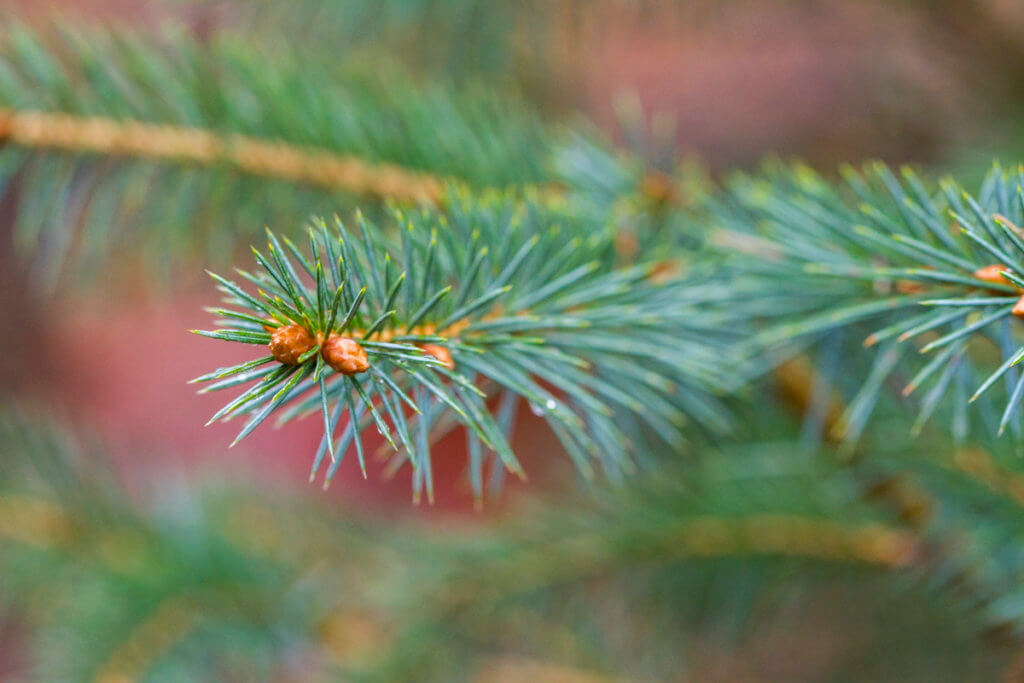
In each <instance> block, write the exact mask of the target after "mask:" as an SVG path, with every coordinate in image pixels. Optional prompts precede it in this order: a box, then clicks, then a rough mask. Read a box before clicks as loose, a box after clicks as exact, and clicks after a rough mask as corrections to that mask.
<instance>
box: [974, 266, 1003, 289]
mask: <svg viewBox="0 0 1024 683" xmlns="http://www.w3.org/2000/svg"><path fill="white" fill-rule="evenodd" d="M1003 270H1010V269H1009V268H1007V267H1006V266H1004V265H1002V264H999V263H994V264H992V265H991V266H985V267H984V268H979V269H978V270H976V271H974V277H976V278H978V279H979V280H984V281H985V282H991V283H992V284H996V285H1008V284H1011V283H1010V282H1009V281H1008V280H1007V279H1006V278H1004V277H1003V276H1002V274H1001V273H1000V271H1003Z"/></svg>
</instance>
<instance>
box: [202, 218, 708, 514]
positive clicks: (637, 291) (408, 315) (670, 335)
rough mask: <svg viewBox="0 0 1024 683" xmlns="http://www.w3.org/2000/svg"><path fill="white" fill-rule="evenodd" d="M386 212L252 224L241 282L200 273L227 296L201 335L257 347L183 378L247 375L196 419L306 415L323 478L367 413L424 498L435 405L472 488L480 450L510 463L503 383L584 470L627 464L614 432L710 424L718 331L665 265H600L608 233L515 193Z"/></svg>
mask: <svg viewBox="0 0 1024 683" xmlns="http://www.w3.org/2000/svg"><path fill="white" fill-rule="evenodd" d="M517 206H518V208H517ZM395 221H396V223H397V224H398V226H402V225H403V224H405V225H406V227H404V228H403V227H399V230H398V231H399V233H400V241H399V243H398V244H394V243H392V242H391V240H390V239H389V238H388V236H387V235H388V233H387V232H385V231H382V230H380V229H379V228H377V227H376V226H375V225H373V224H371V223H370V222H369V221H366V220H365V219H362V218H360V219H359V221H358V223H359V225H358V231H359V232H358V233H357V234H358V235H360V238H355V239H353V238H352V237H350V236H346V233H345V232H344V231H343V228H342V226H341V223H340V221H338V220H336V221H335V225H334V226H333V227H331V228H329V227H328V226H327V225H326V224H325V223H324V222H322V221H321V222H319V223H318V224H317V225H316V226H314V228H313V229H312V230H311V231H310V244H311V250H310V252H305V253H304V252H303V251H302V250H300V249H299V248H297V247H295V246H294V245H293V244H292V243H291V242H289V241H287V240H286V241H284V242H283V243H282V242H280V241H279V240H278V239H277V237H276V236H274V235H273V234H270V233H268V236H269V238H270V243H269V244H268V252H267V253H266V254H264V253H260V252H258V251H257V252H255V254H256V259H257V261H258V263H259V265H260V266H261V268H262V271H261V272H260V273H259V274H251V273H248V272H246V271H239V274H240V275H241V276H242V277H243V278H244V279H246V280H248V281H250V282H251V283H252V284H255V285H256V287H257V288H258V289H257V293H256V294H252V293H250V292H249V291H247V290H246V289H244V288H243V287H242V286H239V285H238V284H236V283H234V282H231V281H228V280H225V279H223V278H220V277H219V276H214V277H215V279H216V280H217V282H218V283H219V285H220V289H221V290H222V292H224V293H225V294H226V299H225V302H226V303H228V304H229V305H231V306H233V307H234V308H233V309H215V311H214V312H215V313H217V314H218V315H220V316H221V317H222V319H223V320H222V323H221V324H222V326H221V328H220V329H218V330H213V331H208V332H200V334H204V335H207V336H210V337H213V338H217V339H224V340H228V341H234V342H241V343H249V344H254V345H269V347H270V349H271V352H272V353H271V355H268V356H265V357H263V358H261V359H258V360H255V361H252V362H249V363H244V364H241V365H238V366H235V367H232V368H223V369H221V370H218V371H215V372H213V373H210V374H208V375H204V376H203V377H200V378H198V379H197V381H210V382H214V384H211V385H210V387H208V390H209V389H220V388H227V387H233V386H238V385H239V384H242V383H245V382H248V381H250V380H255V384H253V385H252V386H250V388H249V389H247V390H246V391H245V392H243V393H242V394H240V395H239V397H238V398H236V399H235V400H234V401H232V402H230V403H228V404H227V405H226V406H225V407H224V408H223V409H222V410H221V411H219V412H218V413H217V415H215V416H214V418H213V419H221V418H229V417H231V416H233V415H243V414H244V415H248V416H249V419H248V421H247V423H246V425H245V427H244V428H243V429H242V431H241V432H240V434H239V437H238V438H239V439H241V438H243V437H244V436H246V435H248V434H249V433H250V432H251V431H252V430H253V429H255V428H256V427H257V426H258V425H259V424H261V423H262V422H263V421H264V420H266V419H267V418H268V417H270V416H271V415H272V414H275V413H276V414H279V415H280V420H279V421H286V420H288V419H290V418H292V417H294V416H297V415H303V414H312V413H317V414H320V415H321V416H322V418H323V421H324V430H325V438H324V439H323V440H322V442H321V444H320V448H319V449H318V451H317V454H316V457H315V459H314V465H313V472H312V474H311V478H312V477H314V476H316V474H317V472H318V471H319V469H320V468H321V466H322V465H323V464H324V463H325V456H328V455H329V456H330V458H329V459H330V464H329V466H328V468H327V474H326V477H325V485H326V484H327V483H329V482H330V480H331V479H332V478H333V476H334V475H335V473H336V471H337V469H338V467H339V466H340V464H341V461H342V457H343V456H344V455H345V452H346V450H347V449H348V448H349V446H352V445H354V446H355V448H356V452H357V456H358V457H359V460H360V466H361V467H362V468H363V471H364V474H365V457H364V453H363V447H362V443H361V438H360V434H361V432H362V431H363V429H365V428H366V427H367V426H369V425H370V424H373V425H374V426H375V427H376V429H377V430H378V431H380V432H381V433H382V434H383V436H384V438H385V439H386V440H387V441H388V443H390V444H391V445H392V446H394V447H395V450H396V454H395V456H394V458H397V460H394V461H393V462H392V467H397V466H399V465H401V464H403V463H406V462H408V463H409V464H411V466H412V467H413V471H414V473H415V475H414V487H415V493H416V495H417V496H418V495H419V491H420V490H422V489H424V488H425V489H426V491H427V494H428V496H432V478H431V469H430V458H429V446H428V442H429V441H430V440H431V438H432V436H434V434H433V432H432V430H433V427H434V426H436V425H438V424H441V423H443V422H444V420H443V419H442V418H443V416H444V415H446V414H447V415H448V417H449V418H454V419H455V420H456V421H457V422H458V423H461V424H463V425H465V426H467V427H468V428H469V430H468V434H469V437H468V438H469V451H470V453H471V458H470V468H471V475H472V476H471V479H472V481H473V482H474V489H475V493H476V495H477V497H480V496H481V495H482V483H481V482H482V479H483V477H482V471H483V468H484V466H485V460H484V458H483V457H481V454H482V453H483V452H485V451H490V452H492V456H491V458H493V459H494V462H495V466H497V463H500V466H501V467H503V468H505V469H507V470H508V471H510V472H514V473H516V474H518V475H520V476H522V475H523V474H524V473H523V472H522V469H521V467H520V465H519V463H518V460H517V459H516V457H515V455H514V454H513V452H512V450H511V448H510V447H509V443H508V431H509V430H510V428H511V422H512V419H511V417H512V412H511V411H514V403H513V404H508V408H509V410H499V413H503V416H502V417H501V422H499V421H497V420H496V418H495V417H494V416H493V415H492V414H491V412H490V409H489V406H488V402H487V399H489V398H496V396H497V394H498V393H502V392H506V393H507V394H511V395H512V396H515V397H517V398H518V399H520V400H522V401H524V402H525V403H526V404H528V405H529V406H530V407H531V409H532V410H533V411H534V412H535V413H537V414H538V415H540V416H542V417H543V418H544V419H545V420H546V421H547V422H548V423H549V424H550V425H551V427H552V429H553V430H554V432H555V434H556V435H557V436H558V437H559V439H560V440H561V441H562V443H563V445H564V446H565V448H566V450H567V452H568V453H569V455H570V456H572V458H573V460H574V462H575V464H576V466H577V467H578V468H579V469H580V471H581V473H583V474H584V475H585V476H590V475H591V474H592V473H593V471H594V465H595V464H599V465H600V467H601V468H602V469H603V470H604V472H605V474H606V475H608V476H611V477H618V476H620V475H621V474H622V473H623V472H625V471H628V470H629V469H631V468H632V467H633V464H632V463H631V462H630V460H629V455H628V454H629V453H630V452H631V450H632V448H631V445H635V444H634V442H633V439H631V436H630V435H631V434H636V435H638V438H640V439H644V438H649V437H644V436H642V435H643V433H644V432H648V433H653V434H655V435H657V437H658V438H660V439H661V440H663V441H664V442H668V443H669V444H672V445H673V446H675V447H678V445H679V444H680V443H681V434H680V427H681V426H682V424H683V423H684V422H685V421H686V420H687V419H688V417H687V416H688V415H689V417H690V418H692V419H693V420H695V421H696V422H697V423H699V424H701V425H703V426H704V427H705V428H706V429H709V430H712V431H714V430H721V429H722V428H724V425H725V423H726V420H727V415H726V413H725V411H724V408H723V407H722V406H721V405H720V404H719V403H718V401H717V400H716V399H715V398H714V397H713V396H712V395H711V392H712V391H715V390H717V389H721V388H722V387H724V386H725V378H724V375H723V374H722V372H721V369H720V368H722V367H723V366H722V364H721V362H722V357H721V355H720V354H716V351H715V350H714V349H713V347H712V346H710V345H709V341H710V340H711V339H713V338H715V337H721V338H725V337H723V334H725V333H723V332H721V331H719V332H715V322H716V320H713V319H708V318H705V317H703V315H702V313H701V310H700V296H698V294H699V293H698V294H689V295H688V296H689V298H686V297H684V296H683V295H681V294H680V290H683V289H684V288H683V287H682V285H681V284H680V282H679V281H678V280H673V279H668V280H659V279H658V278H652V277H651V274H652V267H650V266H634V267H625V268H622V267H619V268H616V267H615V261H616V254H615V251H614V243H613V242H614V239H613V236H612V234H611V233H610V232H608V231H603V232H596V233H595V232H592V231H591V230H590V228H589V224H588V223H586V222H583V223H580V222H579V221H578V220H577V219H575V218H574V217H573V216H572V215H571V214H568V213H564V214H555V213H551V211H550V210H540V209H538V208H537V207H536V206H534V205H529V204H527V205H518V202H516V201H515V200H514V199H506V200H494V201H490V202H483V203H478V202H475V201H468V200H462V201H459V202H456V203H454V204H453V205H452V207H451V208H450V210H449V214H448V215H447V217H439V216H436V215H432V214H429V213H426V214H422V215H418V216H412V217H405V216H403V215H401V214H396V215H395ZM307 254H308V255H307ZM684 291H685V290H684ZM239 308H240V309H243V310H242V311H239V310H238V309H239ZM725 336H728V335H727V334H725ZM409 409H411V410H412V412H413V414H412V415H407V412H408V410H409ZM343 414H347V415H349V422H348V426H347V427H345V428H344V430H343V431H342V433H341V434H340V436H336V434H337V430H339V429H341V425H342V421H341V416H342V415H343ZM503 423H504V424H503ZM236 441H237V440H236Z"/></svg>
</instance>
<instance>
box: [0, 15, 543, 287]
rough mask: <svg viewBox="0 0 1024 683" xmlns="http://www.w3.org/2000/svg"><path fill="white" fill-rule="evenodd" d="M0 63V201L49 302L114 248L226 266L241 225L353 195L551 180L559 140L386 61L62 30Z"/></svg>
mask: <svg viewBox="0 0 1024 683" xmlns="http://www.w3.org/2000/svg"><path fill="white" fill-rule="evenodd" d="M2 60H3V63H2V65H0V107H2V108H3V110H4V114H5V115H4V116H3V118H2V123H3V124H4V125H3V126H0V137H3V138H4V139H5V140H7V142H8V143H9V144H7V145H5V146H4V149H3V151H2V152H0V195H2V196H10V195H12V193H17V196H18V197H19V198H20V202H19V203H18V205H17V208H18V218H17V228H16V232H15V238H16V246H17V247H18V248H19V250H20V251H21V252H22V253H23V254H26V255H27V256H28V257H29V258H30V259H32V260H33V261H34V265H35V267H36V269H37V271H38V272H39V273H40V274H41V276H42V278H41V279H42V281H43V282H44V283H45V284H46V285H47V286H48V287H52V286H53V285H54V283H55V282H56V281H57V279H58V278H59V277H60V275H61V273H62V271H63V270H64V269H65V268H67V267H68V266H69V265H70V266H74V270H75V271H76V272H79V271H81V270H84V271H85V272H95V271H96V270H98V269H99V268H101V267H102V266H104V265H105V264H106V262H107V256H108V254H109V251H110V245H111V244H114V243H117V244H119V245H121V246H124V245H125V243H126V242H127V243H128V244H132V243H135V244H138V245H139V247H142V248H143V249H147V250H153V251H155V252H157V253H159V254H161V255H162V258H164V259H165V258H166V255H167V253H168V251H170V252H171V253H175V252H181V251H189V250H191V249H194V248H195V247H196V246H208V247H209V248H210V249H211V250H212V251H214V252H217V253H222V252H223V251H224V245H225V242H227V243H228V244H230V240H231V239H233V237H232V238H229V237H228V236H233V235H235V234H238V235H242V236H244V235H246V234H248V235H250V236H251V235H252V233H251V230H252V227H251V226H259V225H264V224H266V223H268V222H270V223H273V222H283V221H284V220H285V219H286V218H287V219H288V220H291V218H292V217H294V216H296V215H309V213H310V212H315V213H328V212H330V211H334V210H337V209H339V208H341V207H343V206H345V205H349V206H351V203H352V200H353V198H354V197H356V196H358V195H365V194H369V195H373V196H376V197H380V198H395V199H405V200H415V201H423V200H426V201H439V200H441V199H442V197H441V196H440V192H441V189H442V187H443V184H444V182H445V180H446V179H458V180H460V181H462V182H465V183H469V184H470V185H472V186H474V187H478V188H479V187H488V186H504V185H510V184H516V185H523V184H531V183H544V182H546V181H548V180H551V179H552V177H551V176H550V175H549V174H548V172H547V171H546V169H545V164H546V158H547V154H548V153H549V152H548V151H549V148H550V146H551V145H552V144H553V140H554V133H553V131H552V130H551V129H550V128H549V127H548V126H546V125H545V124H542V123H541V122H540V120H539V119H538V117H537V116H536V114H535V113H533V112H532V111H531V110H530V108H529V107H528V106H527V105H526V104H524V103H522V102H520V101H518V100H516V99H515V98H514V97H506V96H499V95H496V94H494V93H493V91H491V90H489V89H487V88H485V87H481V86H474V85H471V84H467V85H465V86H462V87H460V88H459V89H454V88H452V87H451V86H449V85H447V84H445V83H440V82H437V83H433V84H427V85H422V84H418V83H414V82H413V80H412V79H411V78H410V77H409V76H408V75H407V74H405V73H404V72H402V71H401V70H399V69H397V68H394V67H389V66H388V65H387V64H381V63H380V62H379V60H378V61H376V62H375V63H374V64H373V65H372V69H371V68H369V67H364V66H362V65H360V64H357V63H352V62H346V63H340V64H339V63H337V62H336V61H335V60H333V59H325V58H322V57H320V58H315V57H313V56H310V55H306V56H304V57H302V58H301V59H300V58H299V57H298V56H296V55H295V54H291V53H288V52H285V51H283V50H282V49H281V48H280V47H278V49H277V50H275V51H274V52H273V53H270V52H267V53H264V54H260V53H258V52H254V51H252V50H251V49H248V48H247V47H244V46H243V45H240V44H237V43H235V42H233V41H231V40H230V39H223V40H219V41H216V42H213V43H209V44H202V45H200V44H196V43H193V42H191V41H189V40H186V39H183V38H180V37H172V38H167V39H162V40H157V41H154V40H153V39H152V38H143V37H141V36H128V35H122V34H116V33H106V32H102V31H94V32H88V33H79V32H75V31H73V30H72V29H66V30H64V31H63V32H61V33H60V34H59V36H58V37H57V38H56V39H53V40H48V41H45V42H44V41H43V40H42V39H40V38H39V37H37V36H35V35H34V34H32V33H29V32H28V31H26V30H21V29H11V30H9V31H8V32H7V33H6V34H5V36H4V41H3V44H2ZM79 264H82V265H81V266H80V265H79Z"/></svg>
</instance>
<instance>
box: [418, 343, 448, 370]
mask: <svg viewBox="0 0 1024 683" xmlns="http://www.w3.org/2000/svg"><path fill="white" fill-rule="evenodd" d="M420 348H421V349H423V353H426V354H428V355H430V356H433V357H434V358H436V359H438V360H439V361H441V362H442V363H444V366H445V367H446V368H448V369H449V370H454V369H455V360H454V359H453V358H452V352H451V351H449V350H448V349H447V348H445V347H444V346H439V345H437V344H424V345H423V346H421V347H420Z"/></svg>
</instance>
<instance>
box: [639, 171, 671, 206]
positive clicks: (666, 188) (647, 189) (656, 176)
mask: <svg viewBox="0 0 1024 683" xmlns="http://www.w3.org/2000/svg"><path fill="white" fill-rule="evenodd" d="M640 188H641V191H642V192H643V193H644V194H645V195H647V197H648V198H650V199H651V200H652V201H653V202H655V203H657V204H670V203H672V202H675V201H677V200H678V199H679V192H678V190H676V186H675V181H674V179H673V178H672V176H670V175H668V174H667V173H662V172H661V171H648V173H647V175H645V176H644V177H643V180H642V181H641V184H640Z"/></svg>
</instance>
